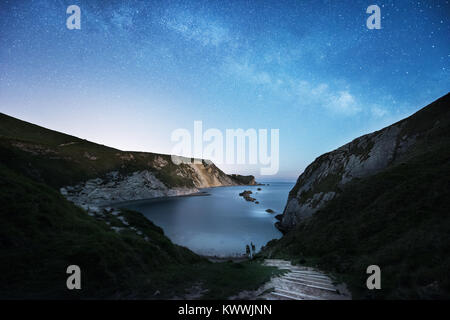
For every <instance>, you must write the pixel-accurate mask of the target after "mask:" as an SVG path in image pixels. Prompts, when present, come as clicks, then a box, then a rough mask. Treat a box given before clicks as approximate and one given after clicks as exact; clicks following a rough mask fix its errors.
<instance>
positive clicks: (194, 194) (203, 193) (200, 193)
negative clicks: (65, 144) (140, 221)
mask: <svg viewBox="0 0 450 320" xmlns="http://www.w3.org/2000/svg"><path fill="white" fill-rule="evenodd" d="M264 185H265V184H237V185H229V186H211V187H205V188H198V189H197V190H198V191H196V192H192V193H188V194H180V195H173V196H162V197H154V198H146V199H136V200H125V201H118V202H111V203H107V204H102V205H98V206H97V207H99V208H106V207H113V208H114V207H116V206H118V205H120V206H122V205H126V204H136V203H138V202H139V201H145V202H147V201H155V202H157V201H163V200H168V199H173V198H181V197H204V196H210V195H211V193H208V192H207V191H202V190H205V189H211V188H225V187H255V186H264Z"/></svg>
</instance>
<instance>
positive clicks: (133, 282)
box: [0, 165, 275, 299]
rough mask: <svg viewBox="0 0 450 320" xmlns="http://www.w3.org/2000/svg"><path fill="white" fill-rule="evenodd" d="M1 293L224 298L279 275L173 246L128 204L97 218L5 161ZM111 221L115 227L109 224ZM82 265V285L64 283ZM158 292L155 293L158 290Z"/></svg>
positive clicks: (0, 204)
mask: <svg viewBox="0 0 450 320" xmlns="http://www.w3.org/2000/svg"><path fill="white" fill-rule="evenodd" d="M0 208H1V211H0V221H2V223H1V224H0V255H1V257H2V264H0V298H4V299H16V298H19V299H46V298H57V299H73V298H76V299H78V298H88V299H90V298H124V299H126V298H145V299H152V298H154V299H161V298H173V297H174V296H179V297H181V296H183V295H184V294H186V292H187V290H188V289H189V288H191V287H192V286H195V285H197V284H200V285H201V287H202V288H203V289H206V290H207V291H206V296H205V298H209V299H225V298H227V297H229V296H231V295H235V294H237V293H238V292H239V291H241V290H251V289H256V288H257V287H259V286H260V285H262V284H263V283H264V282H266V281H268V280H269V279H270V276H271V275H273V274H274V273H275V271H274V270H273V268H270V267H265V266H262V265H261V264H259V263H254V262H245V263H210V262H209V261H207V260H206V259H204V258H202V257H200V256H198V255H196V254H194V253H193V252H191V251H190V250H189V249H187V248H184V247H181V246H178V245H175V244H173V243H172V242H171V241H170V240H169V239H168V238H167V237H166V236H165V235H164V232H163V230H162V229H161V228H159V227H157V226H155V225H154V224H153V223H152V222H150V221H149V220H148V219H146V218H145V217H144V216H143V215H141V214H140V213H137V212H133V211H129V210H124V211H122V213H121V215H122V216H124V217H125V219H126V221H127V222H128V223H129V226H130V227H133V228H135V229H136V230H139V231H141V232H142V234H137V233H136V232H135V231H133V230H131V229H129V228H128V229H127V228H124V229H123V230H122V231H120V232H116V231H114V230H112V229H111V228H110V226H117V227H123V226H124V225H123V223H122V222H120V220H119V219H118V218H117V217H115V216H112V215H111V216H109V217H107V218H105V219H101V220H99V219H96V218H95V217H91V216H89V215H88V214H87V213H86V212H85V211H83V210H82V209H80V208H78V207H76V206H74V205H73V204H72V203H70V202H68V201H67V200H65V199H64V198H63V197H62V196H61V195H60V194H59V193H58V192H56V191H55V190H54V189H53V188H51V187H49V186H46V185H44V184H42V183H37V182H34V181H32V180H31V179H29V178H27V177H25V176H22V175H20V174H17V173H15V172H14V171H12V170H10V169H8V168H7V167H6V166H4V165H0ZM106 222H108V223H110V226H109V225H107V224H106ZM71 264H76V265H79V266H80V268H81V271H82V290H81V291H69V290H67V289H66V285H65V283H66V279H67V276H68V275H67V274H66V272H65V271H66V268H67V266H69V265H71ZM155 292H159V294H158V295H154V293H155Z"/></svg>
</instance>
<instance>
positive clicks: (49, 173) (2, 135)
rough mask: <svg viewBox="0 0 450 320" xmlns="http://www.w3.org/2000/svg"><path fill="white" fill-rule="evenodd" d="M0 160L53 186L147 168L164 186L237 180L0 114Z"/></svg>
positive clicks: (207, 165)
mask: <svg viewBox="0 0 450 320" xmlns="http://www.w3.org/2000/svg"><path fill="white" fill-rule="evenodd" d="M0 159H1V161H2V162H3V163H4V164H6V165H7V166H8V167H9V168H12V169H14V170H16V171H18V172H20V173H22V174H25V175H27V176H28V177H30V178H32V179H33V180H37V181H40V182H43V183H46V184H48V185H50V186H52V187H54V188H57V189H59V188H61V187H63V186H68V185H70V186H73V185H76V184H78V183H80V182H84V181H87V180H89V179H96V178H105V176H106V175H107V174H108V173H111V172H114V171H115V172H118V173H120V174H121V175H123V176H126V175H130V174H132V173H134V172H139V171H144V170H147V171H150V172H151V173H152V174H154V175H155V177H156V178H157V179H159V180H160V181H161V182H162V183H163V184H165V185H166V186H167V187H168V188H174V187H185V188H204V187H214V186H221V185H239V184H243V183H242V181H241V180H240V179H239V178H240V177H241V176H238V175H237V176H236V177H233V176H231V175H226V174H225V173H224V172H222V171H221V170H220V169H219V168H217V167H216V166H215V165H214V163H212V162H208V161H205V160H203V161H201V162H200V163H199V164H180V165H176V164H174V163H173V162H172V160H171V156H170V155H165V154H157V153H150V152H131V151H121V150H117V149H114V148H110V147H107V146H104V145H100V144H97V143H93V142H90V141H87V140H83V139H79V138H77V137H74V136H71V135H67V134H64V133H60V132H57V131H53V130H49V129H46V128H43V127H40V126H37V125H35V124H32V123H28V122H25V121H22V120H19V119H16V118H13V117H10V116H8V115H5V114H3V113H0Z"/></svg>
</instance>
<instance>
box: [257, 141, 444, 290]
mask: <svg viewBox="0 0 450 320" xmlns="http://www.w3.org/2000/svg"><path fill="white" fill-rule="evenodd" d="M434 147H435V148H434V149H433V150H429V152H428V153H426V154H423V155H422V156H421V157H415V158H414V160H411V161H408V162H407V163H402V164H398V165H396V166H394V167H392V168H390V169H388V170H386V171H384V172H382V173H380V174H377V175H375V176H372V177H369V178H366V179H361V180H355V181H353V182H351V183H349V184H348V185H347V186H346V187H345V188H344V189H343V190H342V193H341V195H340V196H339V197H337V198H336V199H334V200H332V201H330V202H329V204H328V205H327V206H326V207H325V208H323V209H321V210H319V211H318V212H317V213H315V214H314V215H313V217H311V218H310V219H309V220H306V221H304V222H303V223H301V224H300V225H298V226H297V228H296V229H294V230H292V231H290V232H289V233H288V234H287V235H285V236H284V237H283V238H282V239H280V240H275V241H272V242H271V243H270V244H269V245H268V246H267V247H266V249H265V250H264V251H263V253H262V256H270V257H272V258H273V257H277V258H288V259H293V260H295V261H296V262H299V263H303V264H310V265H314V266H318V267H320V268H322V269H325V270H328V271H330V272H333V273H335V274H336V275H338V277H340V278H341V279H345V281H346V282H347V283H348V284H349V285H350V287H351V289H352V292H353V294H354V296H355V297H356V298H392V299H394V298H402V299H417V298H450V275H449V273H448V270H450V214H449V212H450V204H449V201H448V199H450V143H443V144H442V145H440V146H434ZM372 264H376V265H379V266H380V268H381V270H382V290H380V291H378V290H374V291H369V290H367V288H366V287H365V281H366V279H367V275H366V268H367V266H369V265H372Z"/></svg>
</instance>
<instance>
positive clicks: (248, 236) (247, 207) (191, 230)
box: [121, 183, 294, 256]
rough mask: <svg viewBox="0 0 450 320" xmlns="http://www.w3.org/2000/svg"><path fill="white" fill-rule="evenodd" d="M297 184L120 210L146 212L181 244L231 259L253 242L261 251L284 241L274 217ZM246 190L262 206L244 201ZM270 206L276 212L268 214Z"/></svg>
mask: <svg viewBox="0 0 450 320" xmlns="http://www.w3.org/2000/svg"><path fill="white" fill-rule="evenodd" d="M293 185H294V184H293V183H270V185H268V186H236V187H220V188H208V189H203V190H202V191H206V192H208V193H209V194H210V195H209V196H191V197H173V198H165V199H152V200H142V201H135V202H129V203H126V204H122V205H121V206H122V207H126V208H129V209H132V210H135V211H139V212H141V213H142V214H144V215H145V216H146V217H147V218H148V219H149V220H151V221H152V222H153V223H155V224H156V225H158V226H160V227H162V228H163V229H164V232H165V234H166V235H167V236H168V237H169V238H170V239H171V240H172V241H173V242H174V243H176V244H179V245H183V246H186V247H188V248H189V249H191V250H193V251H194V252H196V253H199V254H203V255H217V256H232V255H240V254H243V253H245V245H246V244H249V243H250V242H253V243H254V244H255V245H256V248H257V250H259V249H260V248H261V246H263V245H265V244H266V243H267V242H268V241H270V240H272V239H275V238H280V237H281V233H280V232H279V231H278V230H277V229H276V228H275V226H274V223H275V222H276V219H275V218H274V216H275V215H276V214H278V213H282V211H283V209H284V206H285V204H286V200H287V196H288V193H289V191H290V190H291V189H292V187H293ZM257 188H261V189H262V190H261V191H257ZM244 190H252V191H253V195H252V196H253V197H254V198H256V200H257V201H259V204H255V203H253V202H248V201H245V200H244V199H243V198H242V197H240V196H239V193H240V192H242V191H244ZM269 208H270V209H273V210H274V211H275V213H274V214H269V213H267V212H266V211H265V210H266V209H269Z"/></svg>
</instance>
